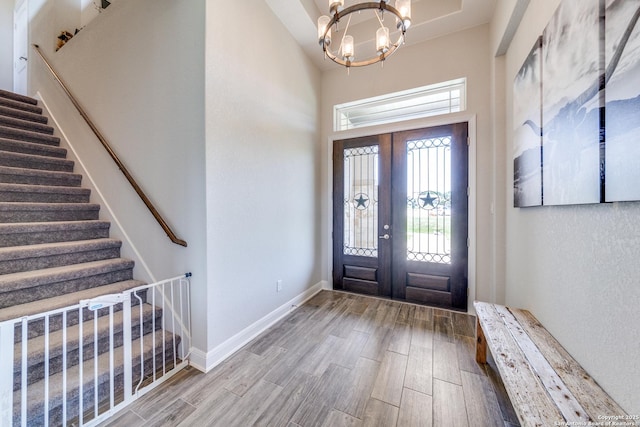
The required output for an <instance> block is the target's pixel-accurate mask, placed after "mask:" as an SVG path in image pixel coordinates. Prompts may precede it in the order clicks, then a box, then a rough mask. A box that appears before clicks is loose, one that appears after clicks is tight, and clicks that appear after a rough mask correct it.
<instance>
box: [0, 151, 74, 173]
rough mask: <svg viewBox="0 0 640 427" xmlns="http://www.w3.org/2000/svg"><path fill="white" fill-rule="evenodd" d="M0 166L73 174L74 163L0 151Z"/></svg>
mask: <svg viewBox="0 0 640 427" xmlns="http://www.w3.org/2000/svg"><path fill="white" fill-rule="evenodd" d="M0 166H8V167H12V168H25V169H36V170H49V171H55V172H73V166H74V162H73V161H72V160H67V159H58V158H55V157H48V156H38V155H34V154H22V153H12V152H10V151H0Z"/></svg>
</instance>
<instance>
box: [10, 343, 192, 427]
mask: <svg viewBox="0 0 640 427" xmlns="http://www.w3.org/2000/svg"><path fill="white" fill-rule="evenodd" d="M179 343H180V339H179V337H176V345H179ZM164 347H165V356H166V359H165V360H166V362H165V363H166V367H167V370H170V369H172V368H173V366H174V365H173V358H174V354H176V353H175V351H176V349H175V348H174V347H173V346H172V345H171V343H167V344H166V345H165V346H164ZM157 353H158V354H156V355H155V362H156V366H162V363H163V355H162V346H160V347H159V348H158V352H157ZM153 361H154V357H153V356H151V355H150V356H149V357H146V358H145V360H144V365H143V366H144V372H145V373H151V372H152V369H153ZM132 362H133V363H132V365H133V366H132V371H133V375H132V377H133V381H132V383H133V385H134V388H135V386H137V384H138V382H139V381H140V370H141V369H140V359H139V358H137V357H136V358H134V359H133V360H132ZM159 375H162V373H161V372H160V374H159ZM109 377H110V375H109V373H104V374H102V375H99V376H98V387H97V392H98V402H99V403H100V404H108V400H109V393H110V391H111V384H110V380H109ZM113 377H114V381H113V382H114V395H115V396H120V395H121V393H122V391H123V390H124V375H123V368H122V366H117V367H115V369H114V373H113ZM94 391H95V386H94V382H93V381H92V380H91V381H89V380H85V382H84V384H83V398H82V400H83V407H84V408H85V409H87V408H93V405H94ZM14 396H16V395H15V394H14ZM118 402H119V401H118V400H117V399H116V404H117V403H118ZM19 404H20V401H19V398H18V399H16V398H15V397H14V412H13V425H14V426H19V425H20V406H19ZM78 404H79V388H78V387H74V388H69V390H68V391H67V422H69V421H73V420H74V418H77V417H78V406H79V405H78ZM99 406H100V405H99ZM27 414H28V415H27V417H28V419H27V425H28V426H29V427H40V426H44V425H45V423H44V415H43V414H44V402H38V403H37V404H34V405H30V406H29V408H28V412H27ZM90 416H91V415H90ZM86 421H87V419H86V418H85V422H86ZM61 424H62V399H61V398H60V399H55V400H52V401H50V403H49V425H54V426H57V425H61ZM70 425H77V423H75V424H70Z"/></svg>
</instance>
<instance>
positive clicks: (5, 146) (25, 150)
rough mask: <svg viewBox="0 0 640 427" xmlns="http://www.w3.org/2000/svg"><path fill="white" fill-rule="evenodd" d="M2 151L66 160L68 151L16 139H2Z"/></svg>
mask: <svg viewBox="0 0 640 427" xmlns="http://www.w3.org/2000/svg"><path fill="white" fill-rule="evenodd" d="M0 151H8V152H11V153H22V154H34V155H36V156H47V157H57V158H60V159H66V157H67V149H66V148H62V147H57V146H55V145H45V144H35V143H33V142H25V141H17V140H15V139H6V138H0Z"/></svg>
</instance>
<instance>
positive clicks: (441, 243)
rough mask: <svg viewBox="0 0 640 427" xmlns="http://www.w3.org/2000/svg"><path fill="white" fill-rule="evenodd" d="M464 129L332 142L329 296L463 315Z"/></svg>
mask: <svg viewBox="0 0 640 427" xmlns="http://www.w3.org/2000/svg"><path fill="white" fill-rule="evenodd" d="M467 136H468V130H467V124H466V123H459V124H453V125H445V126H438V127H432V128H427V129H419V130H411V131H406V132H397V133H393V134H385V135H376V136H371V137H363V138H355V139H349V140H341V141H335V143H334V159H333V160H334V188H333V197H334V215H333V217H334V218H333V220H334V231H333V243H334V246H333V253H334V259H333V284H334V288H335V289H343V290H347V291H352V292H359V293H365V294H370V295H378V296H384V297H392V298H395V299H401V300H407V301H412V302H418V303H423V304H429V305H436V306H442V307H448V308H454V309H461V310H466V307H467V259H468V249H467V240H468V239H467V237H468V202H467V201H468V190H467V188H468V145H467V139H468V138H467Z"/></svg>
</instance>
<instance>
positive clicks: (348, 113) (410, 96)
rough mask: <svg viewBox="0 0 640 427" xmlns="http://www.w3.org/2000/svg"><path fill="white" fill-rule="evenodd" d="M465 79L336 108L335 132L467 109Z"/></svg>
mask: <svg viewBox="0 0 640 427" xmlns="http://www.w3.org/2000/svg"><path fill="white" fill-rule="evenodd" d="M466 86H467V79H466V78H461V79H456V80H450V81H447V82H442V83H437V84H433V85H429V86H422V87H418V88H415V89H409V90H405V91H401V92H394V93H389V94H386V95H381V96H376V97H373V98H367V99H361V100H359V101H353V102H348V103H345V104H340V105H336V106H335V107H334V110H333V118H334V122H333V123H334V125H333V130H334V131H336V132H337V131H342V130H349V129H355V128H360V127H365V126H374V125H381V124H385V123H396V122H401V121H405V120H412V119H421V118H424V117H432V116H437V115H441V114H449V113H456V112H459V111H464V110H466Z"/></svg>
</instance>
